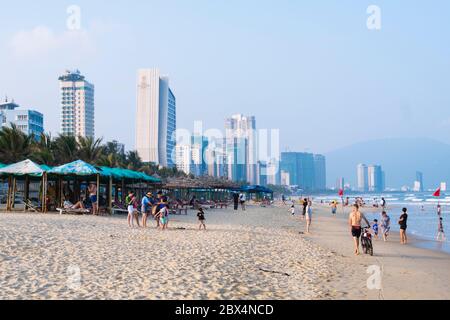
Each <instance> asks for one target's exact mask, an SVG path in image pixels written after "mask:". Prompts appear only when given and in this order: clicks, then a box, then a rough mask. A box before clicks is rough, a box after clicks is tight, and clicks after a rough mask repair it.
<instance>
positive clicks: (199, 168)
mask: <svg viewBox="0 0 450 320" xmlns="http://www.w3.org/2000/svg"><path fill="white" fill-rule="evenodd" d="M207 148H208V139H207V138H206V137H204V136H201V135H193V136H192V138H191V154H192V155H191V158H192V165H191V166H192V168H191V172H192V173H193V174H194V175H196V176H203V175H207V174H208V166H207V163H206V159H205V154H206V150H207Z"/></svg>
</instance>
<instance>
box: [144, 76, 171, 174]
mask: <svg viewBox="0 0 450 320" xmlns="http://www.w3.org/2000/svg"><path fill="white" fill-rule="evenodd" d="M175 131H176V99H175V95H174V94H173V92H172V90H171V89H170V87H169V78H168V77H166V76H161V74H160V71H159V70H158V69H141V70H139V71H138V79H137V113H136V149H137V151H138V153H139V156H140V157H141V159H142V161H144V162H152V163H155V164H158V165H161V166H165V167H172V166H173V165H174V164H175V155H174V151H175V141H176V137H175Z"/></svg>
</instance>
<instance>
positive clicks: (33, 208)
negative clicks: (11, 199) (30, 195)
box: [20, 199, 42, 212]
mask: <svg viewBox="0 0 450 320" xmlns="http://www.w3.org/2000/svg"><path fill="white" fill-rule="evenodd" d="M20 202H21V203H22V204H23V205H24V209H25V210H26V209H27V208H28V210H30V211H33V212H42V208H41V207H40V206H39V205H38V204H35V203H33V202H32V201H31V200H29V199H28V200H25V201H20Z"/></svg>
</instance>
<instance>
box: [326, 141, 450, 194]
mask: <svg viewBox="0 0 450 320" xmlns="http://www.w3.org/2000/svg"><path fill="white" fill-rule="evenodd" d="M325 155H326V157H327V171H328V172H327V181H328V183H327V184H328V185H329V186H334V185H335V181H336V179H337V178H339V177H344V178H345V181H348V182H349V183H351V185H352V186H356V179H357V178H356V166H357V165H358V164H359V163H365V164H367V165H369V164H380V165H381V166H382V167H383V170H384V171H385V172H386V187H394V188H400V187H401V186H403V185H408V186H410V187H412V185H413V183H414V180H415V178H416V171H421V172H423V180H424V181H423V182H424V186H425V189H430V188H431V189H433V188H436V187H438V186H439V183H440V182H442V181H445V182H447V183H450V145H448V144H445V143H442V142H439V141H436V140H433V139H428V138H397V139H382V140H373V141H367V142H362V143H357V144H354V145H351V146H348V147H344V148H341V149H338V150H335V151H332V152H329V153H327V154H325Z"/></svg>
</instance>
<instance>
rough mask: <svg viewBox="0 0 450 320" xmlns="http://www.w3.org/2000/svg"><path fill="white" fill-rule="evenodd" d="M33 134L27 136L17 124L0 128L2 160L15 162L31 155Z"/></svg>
mask: <svg viewBox="0 0 450 320" xmlns="http://www.w3.org/2000/svg"><path fill="white" fill-rule="evenodd" d="M31 140H32V137H31V136H27V135H26V134H25V133H23V132H22V131H21V130H20V129H18V128H17V126H16V125H14V124H12V125H11V127H2V129H1V130H0V161H1V162H4V163H14V162H18V161H22V160H25V159H27V158H28V157H29V155H30V151H31V150H30V145H31Z"/></svg>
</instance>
